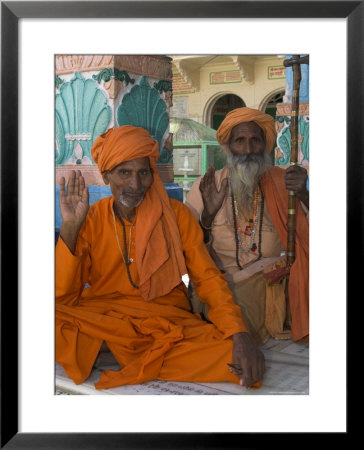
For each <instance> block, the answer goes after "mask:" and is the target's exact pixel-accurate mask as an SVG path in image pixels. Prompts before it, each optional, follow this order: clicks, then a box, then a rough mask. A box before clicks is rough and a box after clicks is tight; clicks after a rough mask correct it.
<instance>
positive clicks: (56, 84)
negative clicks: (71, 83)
mask: <svg viewBox="0 0 364 450" xmlns="http://www.w3.org/2000/svg"><path fill="white" fill-rule="evenodd" d="M63 83H64V80H62V78H60V77H59V76H58V75H56V79H55V86H56V89H59V88H60V87H61V86H62V84H63Z"/></svg>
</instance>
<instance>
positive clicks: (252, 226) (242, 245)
mask: <svg viewBox="0 0 364 450" xmlns="http://www.w3.org/2000/svg"><path fill="white" fill-rule="evenodd" d="M230 192H231V209H232V213H233V222H234V235H235V249H236V252H235V257H236V264H237V266H238V267H239V270H243V267H242V266H241V265H240V261H239V250H240V249H241V250H242V251H243V252H244V253H249V252H250V251H252V252H254V253H255V252H256V250H258V256H257V258H256V259H254V260H253V261H250V262H249V263H248V264H246V265H245V266H244V267H247V266H249V265H250V264H253V263H254V262H256V261H258V260H259V259H260V258H261V257H262V251H261V242H262V223H263V212H264V197H263V194H262V191H261V189H260V186H258V187H257V189H256V191H255V200H254V217H253V218H250V219H246V218H244V219H245V222H248V225H246V227H245V229H244V230H242V228H241V227H240V225H239V222H238V216H239V210H238V207H237V202H236V199H235V198H234V194H233V191H232V189H231V185H230ZM258 217H259V236H258V246H257V244H256V243H255V234H256V230H257V225H258ZM249 236H250V241H249V243H248V245H247V244H246V242H244V240H246V237H249Z"/></svg>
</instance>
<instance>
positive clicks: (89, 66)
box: [56, 55, 114, 75]
mask: <svg viewBox="0 0 364 450" xmlns="http://www.w3.org/2000/svg"><path fill="white" fill-rule="evenodd" d="M113 60H114V57H113V55H56V74H57V75H61V74H66V73H74V72H85V71H92V70H100V69H102V68H104V67H110V66H112V65H113Z"/></svg>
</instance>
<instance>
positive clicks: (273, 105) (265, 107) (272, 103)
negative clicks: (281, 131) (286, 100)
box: [259, 89, 285, 119]
mask: <svg viewBox="0 0 364 450" xmlns="http://www.w3.org/2000/svg"><path fill="white" fill-rule="evenodd" d="M284 94H285V90H284V89H283V90H282V89H279V90H276V91H274V92H271V93H270V94H269V95H267V96H266V97H265V98H264V100H263V101H262V103H261V105H260V108H259V109H260V110H261V111H264V112H265V113H267V114H269V115H270V116H272V117H273V118H274V119H275V118H276V114H277V104H278V103H282V102H283V96H284Z"/></svg>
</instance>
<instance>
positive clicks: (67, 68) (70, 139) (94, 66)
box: [55, 55, 182, 226]
mask: <svg viewBox="0 0 364 450" xmlns="http://www.w3.org/2000/svg"><path fill="white" fill-rule="evenodd" d="M55 89H56V93H55V97H56V98H55V141H56V142H55V147H56V148H55V163H56V184H57V185H58V183H59V179H60V177H62V176H64V177H65V178H66V180H67V179H68V176H69V172H70V171H71V170H75V169H79V170H81V171H82V174H83V176H84V178H85V181H86V185H88V186H89V190H90V201H91V202H93V201H96V200H98V198H102V197H103V196H105V192H106V190H107V189H109V188H108V186H105V184H104V182H103V180H102V177H101V174H100V173H99V171H98V168H97V165H96V164H95V162H94V161H93V159H92V155H91V147H92V145H93V143H94V141H95V139H96V138H97V137H98V136H99V135H100V134H102V133H105V132H106V131H107V130H108V129H110V128H115V127H118V126H121V125H134V126H139V127H142V128H145V129H147V130H148V131H149V133H150V134H151V135H152V136H153V137H154V138H155V139H156V140H157V141H158V143H159V150H160V158H159V159H158V162H157V168H158V171H159V175H160V177H161V179H162V181H163V183H164V184H165V186H166V188H167V191H168V189H169V190H170V192H168V194H169V195H170V196H172V197H175V198H179V196H180V197H181V198H182V191H181V192H177V191H179V190H180V189H179V188H178V187H177V190H176V186H173V154H172V151H173V141H172V139H173V135H172V134H171V133H170V132H169V111H170V108H171V106H172V59H171V58H170V57H168V56H158V55H151V56H149V55H57V56H56V57H55ZM104 191H105V192H104ZM57 194H58V186H56V196H57ZM57 208H58V199H57V198H56V226H57V224H59V223H60V213H59V210H58V209H57Z"/></svg>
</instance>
